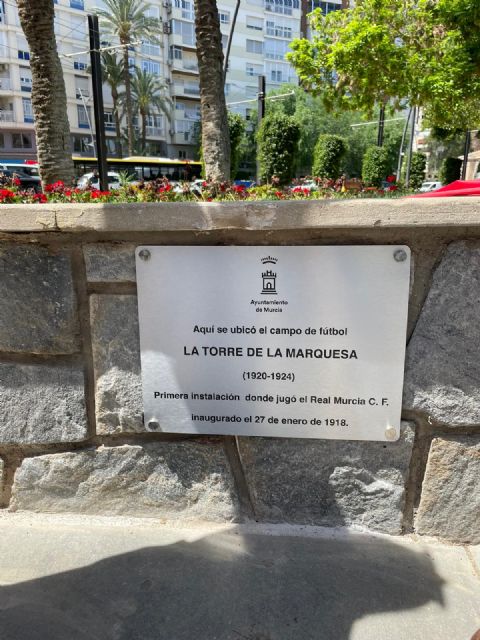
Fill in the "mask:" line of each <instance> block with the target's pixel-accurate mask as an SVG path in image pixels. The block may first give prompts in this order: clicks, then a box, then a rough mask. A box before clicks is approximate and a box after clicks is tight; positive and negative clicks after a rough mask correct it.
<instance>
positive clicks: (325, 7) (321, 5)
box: [308, 0, 342, 16]
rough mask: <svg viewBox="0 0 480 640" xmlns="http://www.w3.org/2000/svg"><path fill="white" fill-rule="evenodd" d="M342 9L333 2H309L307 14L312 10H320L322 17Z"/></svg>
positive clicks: (313, 0)
mask: <svg viewBox="0 0 480 640" xmlns="http://www.w3.org/2000/svg"><path fill="white" fill-rule="evenodd" d="M341 8H342V5H341V4H336V3H335V2H320V0H309V3H308V12H310V11H313V10H314V9H320V10H321V11H322V13H323V15H324V16H326V15H327V13H330V12H331V11H338V10H339V9H341Z"/></svg>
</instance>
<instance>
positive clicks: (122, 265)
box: [83, 242, 136, 282]
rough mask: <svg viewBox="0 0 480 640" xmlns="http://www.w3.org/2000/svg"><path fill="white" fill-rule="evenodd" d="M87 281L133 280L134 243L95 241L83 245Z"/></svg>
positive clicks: (134, 279) (134, 277)
mask: <svg viewBox="0 0 480 640" xmlns="http://www.w3.org/2000/svg"><path fill="white" fill-rule="evenodd" d="M83 255H84V256H85V267H86V271H87V280H88V281H89V282H135V281H136V275H135V245H134V244H113V243H98V242H97V243H95V244H87V245H85V246H84V247H83Z"/></svg>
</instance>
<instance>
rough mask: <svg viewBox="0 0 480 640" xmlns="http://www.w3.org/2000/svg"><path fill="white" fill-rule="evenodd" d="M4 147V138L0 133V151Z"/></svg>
mask: <svg viewBox="0 0 480 640" xmlns="http://www.w3.org/2000/svg"><path fill="white" fill-rule="evenodd" d="M4 147H5V136H4V135H3V133H0V149H3V148H4Z"/></svg>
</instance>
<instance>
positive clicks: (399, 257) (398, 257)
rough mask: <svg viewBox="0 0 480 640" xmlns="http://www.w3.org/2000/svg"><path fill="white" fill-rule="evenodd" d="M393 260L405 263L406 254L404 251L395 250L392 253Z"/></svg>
mask: <svg viewBox="0 0 480 640" xmlns="http://www.w3.org/2000/svg"><path fill="white" fill-rule="evenodd" d="M393 259H394V260H395V262H405V260H406V259H407V252H406V251H405V250H404V249H395V251H394V252H393Z"/></svg>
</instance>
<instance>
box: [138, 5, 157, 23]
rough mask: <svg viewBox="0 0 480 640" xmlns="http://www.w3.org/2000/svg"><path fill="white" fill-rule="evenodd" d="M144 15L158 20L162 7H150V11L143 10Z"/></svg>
mask: <svg viewBox="0 0 480 640" xmlns="http://www.w3.org/2000/svg"><path fill="white" fill-rule="evenodd" d="M142 10H143V15H144V16H145V17H146V18H155V19H156V20H159V19H160V7H152V6H149V7H148V9H142Z"/></svg>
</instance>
